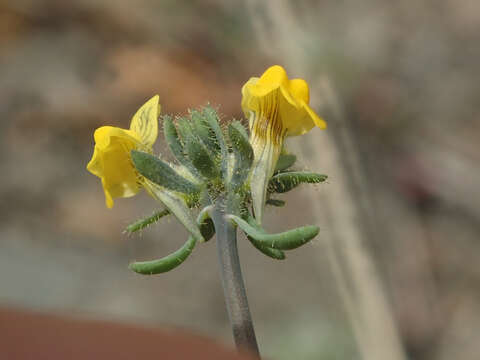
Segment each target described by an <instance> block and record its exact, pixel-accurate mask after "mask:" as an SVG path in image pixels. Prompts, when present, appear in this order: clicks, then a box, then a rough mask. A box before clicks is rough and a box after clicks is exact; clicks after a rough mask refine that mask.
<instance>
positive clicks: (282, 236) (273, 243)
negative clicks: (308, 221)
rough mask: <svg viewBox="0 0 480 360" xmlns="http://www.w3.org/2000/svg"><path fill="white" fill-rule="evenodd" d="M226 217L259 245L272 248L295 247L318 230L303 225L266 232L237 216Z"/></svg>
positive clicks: (302, 243)
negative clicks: (279, 231)
mask: <svg viewBox="0 0 480 360" xmlns="http://www.w3.org/2000/svg"><path fill="white" fill-rule="evenodd" d="M227 217H228V218H230V219H232V220H233V221H234V222H235V223H236V224H237V225H238V227H240V228H241V229H242V230H243V231H244V232H245V233H246V234H247V235H248V236H251V237H252V238H254V239H255V240H256V241H258V242H259V244H260V245H262V246H266V247H270V248H272V249H280V250H291V249H296V248H297V247H299V246H302V245H304V244H306V243H307V242H309V241H310V240H312V239H313V238H314V237H315V236H317V234H318V232H319V231H320V229H319V228H318V226H303V227H299V228H296V229H293V230H288V231H285V232H282V233H278V234H267V233H266V232H265V231H264V230H263V229H261V228H259V227H257V226H252V225H250V224H249V223H247V222H246V221H245V220H243V219H241V218H239V217H238V216H235V215H227Z"/></svg>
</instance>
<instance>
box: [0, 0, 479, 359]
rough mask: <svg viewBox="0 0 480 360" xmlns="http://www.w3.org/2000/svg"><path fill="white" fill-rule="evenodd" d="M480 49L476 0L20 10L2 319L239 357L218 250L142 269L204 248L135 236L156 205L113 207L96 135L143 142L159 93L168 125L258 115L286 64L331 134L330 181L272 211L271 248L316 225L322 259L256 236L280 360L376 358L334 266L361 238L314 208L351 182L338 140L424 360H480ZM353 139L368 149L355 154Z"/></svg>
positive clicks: (256, 279)
mask: <svg viewBox="0 0 480 360" xmlns="http://www.w3.org/2000/svg"><path fill="white" fill-rule="evenodd" d="M479 33H480V4H479V3H478V2H477V1H474V0H455V1H454V0H440V1H430V0H419V1H404V2H398V3H394V2H384V1H380V0H366V1H354V0H348V1H291V2H289V1H279V2H278V3H275V2H270V3H269V5H262V4H261V2H256V1H252V0H250V1H233V0H229V1H219V0H209V1H188V2H177V1H173V0H166V1H158V0H156V1H153V0H137V1H135V2H133V1H118V0H104V1H93V0H75V1H60V0H43V1H34V0H16V1H13V0H12V1H9V0H7V1H2V2H1V3H0V116H1V121H2V123H1V124H2V131H1V132H0V139H1V140H0V150H1V151H0V166H1V176H0V306H1V307H2V308H4V309H7V310H8V309H23V310H34V311H37V312H42V313H43V312H44V313H47V314H57V315H62V316H71V315H75V316H78V317H81V318H88V319H102V320H105V321H110V320H114V321H117V322H125V323H130V324H137V325H140V326H154V327H162V328H176V329H178V328H180V329H185V330H189V331H193V332H194V333H197V334H201V335H203V336H208V337H211V338H214V339H215V340H216V341H220V342H224V343H226V344H228V345H229V346H231V343H232V340H231V333H230V328H229V324H228V319H227V315H226V311H225V308H224V302H223V294H222V289H221V285H220V281H219V275H218V273H217V264H216V250H215V244H214V243H210V242H209V243H207V244H204V245H200V246H198V247H197V248H196V249H195V251H194V253H193V254H192V256H191V257H190V258H189V259H188V260H187V261H186V262H185V263H184V264H183V265H182V266H181V267H179V268H178V269H176V270H174V271H172V272H171V273H168V274H165V275H161V276H156V277H142V276H139V275H136V274H134V273H132V272H130V271H129V270H128V269H127V264H128V262H129V261H131V260H133V259H149V258H156V257H160V256H163V255H165V254H167V253H169V252H171V251H172V250H174V249H176V248H178V247H179V246H180V244H182V243H183V241H184V239H185V238H186V236H187V234H186V232H185V231H184V230H183V229H182V227H181V226H179V225H178V224H177V223H176V221H174V220H173V219H172V220H163V221H161V223H160V224H158V225H156V226H153V227H151V228H149V229H147V230H146V231H144V232H143V233H142V234H141V235H134V236H130V237H128V236H126V235H125V234H123V233H122V232H123V230H124V228H125V226H126V225H127V224H128V223H130V222H132V221H134V220H137V219H138V218H140V217H142V216H146V215H150V214H151V213H152V211H153V210H154V209H156V208H157V206H156V204H155V203H154V202H153V200H152V199H150V198H149V197H148V196H146V195H145V194H142V195H140V196H137V197H135V198H132V199H120V200H118V201H116V203H115V206H114V208H113V209H112V210H108V209H107V208H106V207H105V205H104V197H103V192H102V189H101V186H100V182H99V180H98V179H97V178H95V177H94V176H93V175H91V174H89V173H88V172H87V171H86V170H85V166H86V164H87V162H88V160H89V159H90V157H91V155H92V152H93V131H94V129H95V128H97V127H99V126H102V125H114V126H119V127H124V128H126V127H128V125H129V121H130V118H131V116H132V115H133V113H134V112H135V111H136V109H137V108H138V107H139V106H140V105H141V104H143V103H144V102H145V101H146V100H147V99H149V98H150V97H151V96H152V95H154V94H157V93H158V94H159V95H160V101H161V103H162V112H163V113H172V114H178V113H180V114H182V113H185V112H186V111H187V109H188V108H195V107H198V106H200V105H204V104H206V103H207V102H211V103H212V104H214V105H220V110H221V112H222V114H223V115H224V117H225V118H231V117H235V118H237V119H238V118H242V116H243V115H242V113H241V109H240V99H241V94H240V89H241V86H242V84H243V83H244V82H245V81H246V80H248V78H249V77H250V76H259V75H260V74H261V73H262V72H263V71H264V70H265V69H266V67H267V66H269V65H272V64H275V63H278V64H281V65H284V66H285V67H286V69H287V71H288V73H289V75H290V76H291V77H304V78H306V79H307V80H308V81H309V82H310V84H311V85H312V91H311V99H312V102H313V103H314V104H317V105H318V111H319V113H320V114H321V115H323V116H324V117H325V119H326V120H327V122H328V124H329V129H328V130H327V131H326V132H322V133H321V132H320V130H318V129H314V130H312V132H311V133H309V134H308V135H306V136H305V137H304V138H308V137H310V138H309V139H310V141H311V142H313V144H316V141H317V139H318V144H319V145H318V148H315V147H313V148H310V153H311V154H315V157H316V164H319V165H320V168H318V165H315V166H316V167H315V168H314V169H312V170H316V171H319V172H326V173H327V174H329V175H330V180H329V183H328V184H322V185H321V186H317V187H315V188H307V187H305V188H300V189H298V190H296V191H293V192H291V193H290V194H288V195H287V196H284V197H283V198H284V199H285V200H287V207H286V208H283V209H274V210H269V212H268V213H267V227H268V228H269V229H271V230H272V231H275V230H278V231H279V230H282V229H287V228H289V227H293V226H299V225H302V224H307V223H316V224H318V225H319V226H320V227H321V228H322V232H321V233H320V236H319V237H318V239H317V240H315V241H314V242H313V244H311V245H308V246H305V247H303V248H301V249H299V250H298V251H295V252H292V253H290V254H289V256H288V259H287V260H286V261H284V262H275V261H273V260H270V259H269V258H265V257H264V256H263V255H262V254H260V253H259V252H258V251H256V250H255V249H253V248H252V247H251V246H250V244H249V243H248V242H246V241H244V239H243V238H241V239H240V252H241V258H242V263H243V269H244V275H245V280H246V285H247V290H248V295H249V299H250V306H251V310H252V315H253V318H254V321H255V325H256V330H257V336H258V340H259V344H260V348H261V350H262V353H263V354H265V355H266V356H268V357H269V358H271V359H279V360H281V359H357V358H361V356H362V351H361V350H359V348H361V346H360V347H359V346H358V344H357V341H356V340H355V336H354V331H352V325H351V321H349V318H350V316H349V312H348V311H347V310H345V299H343V301H341V299H342V291H341V289H339V286H338V283H337V281H336V280H335V279H336V277H335V271H334V270H332V267H331V266H330V264H331V262H329V261H328V259H327V256H328V254H327V253H326V252H324V251H322V246H323V245H322V241H323V240H322V236H323V235H324V236H328V235H329V234H330V235H332V232H333V231H334V230H331V227H330V225H329V224H331V222H332V221H335V223H337V224H340V226H342V224H343V225H344V226H345V227H348V226H349V224H350V223H351V222H349V221H346V219H344V218H343V217H342V216H341V212H340V215H336V216H335V218H334V219H333V220H332V219H331V218H330V219H329V218H328V217H327V216H325V217H322V216H318V214H319V213H318V212H317V211H315V210H314V209H318V207H319V206H320V207H321V206H322V205H321V204H322V203H321V196H324V195H328V193H329V192H330V191H333V190H334V189H335V186H336V183H337V184H338V183H339V180H338V181H336V177H335V175H336V174H335V169H334V168H333V169H332V170H330V168H329V167H328V166H327V162H326V160H325V163H323V161H324V160H323V159H326V158H327V157H328V151H327V150H328V149H327V150H325V149H324V148H322V147H321V145H320V142H322V143H324V142H323V139H327V138H328V139H329V141H330V143H332V144H333V145H332V146H333V147H335V146H337V147H338V148H339V149H340V154H341V156H343V157H348V153H349V152H352V151H353V153H354V155H355V156H356V158H357V162H356V163H357V166H358V167H360V168H361V171H362V172H363V174H364V175H366V176H365V177H364V180H365V183H366V184H367V185H368V191H367V188H366V187H363V186H358V187H357V188H355V191H354V192H353V193H355V194H357V195H359V194H360V195H362V194H364V193H365V194H367V195H368V197H369V199H370V201H371V203H372V204H373V208H374V209H375V210H374V211H372V212H371V213H369V216H370V217H371V218H372V219H373V222H372V224H373V225H372V228H375V229H376V230H378V232H377V235H376V236H375V237H372V238H371V239H369V240H368V241H367V242H366V243H365V249H364V250H365V251H366V252H367V253H368V258H369V259H370V260H371V261H372V263H373V264H374V267H375V269H376V271H377V276H378V279H379V282H380V286H381V288H382V289H383V291H384V294H385V295H386V296H385V301H386V302H387V303H388V304H389V306H390V307H389V311H391V315H392V317H393V319H394V320H395V324H396V326H398V331H399V334H400V339H401V343H402V345H403V346H404V348H405V349H406V354H407V357H408V358H410V359H419V360H424V359H426V360H429V359H451V358H452V357H455V358H456V359H458V360H460V359H462V360H463V359H472V360H473V359H478V353H480V342H479V341H478V333H479V332H480V284H479V278H480V265H479V263H478V257H479V253H480V252H479V250H480V243H479V235H480V196H479V194H478V185H479V184H480V168H479V166H478V163H479V161H480V155H479V148H480V145H479V139H480V122H479V121H478V120H479V117H480V106H479V94H480V82H479V81H478V80H479V78H480V76H479V75H480V74H479V66H478V65H479V62H480V46H479V41H478V40H479V38H478V35H479ZM300 59H301V60H300ZM325 83H327V85H328V86H326V88H328V89H329V90H328V91H325ZM322 89H323V90H322ZM332 89H333V90H332ZM326 93H329V94H330V95H331V94H332V93H334V94H335V95H334V96H333V95H332V96H333V98H334V100H335V103H336V104H335V109H337V110H339V111H338V112H337V113H336V115H334V113H335V112H334V111H333V112H332V111H328V106H324V104H323V103H324V102H325V101H327V100H325V98H326V95H325V94H326ZM328 101H331V99H330V100H328ZM322 104H323V105H322ZM322 109H327V110H325V111H324V112H323V111H322ZM332 114H333V115H332ZM339 114H340V115H339ZM338 118H342V119H343V120H342V121H337V119H338ZM345 123H346V124H347V125H348V128H349V129H350V130H349V131H350V133H349V134H350V135H349V136H350V138H349V140H350V141H351V143H352V144H354V145H353V146H354V147H353V148H352V147H350V148H347V149H345V148H343V149H342V147H341V146H339V144H340V145H341V144H342V141H341V135H339V134H341V131H340V130H341V126H343V125H342V124H345ZM335 134H337V135H335ZM159 139H160V140H159V145H158V151H163V148H162V145H161V143H162V138H161V137H160V138H159ZM312 139H315V140H312ZM292 141H293V144H294V145H293V147H295V141H296V142H297V144H298V142H299V141H300V142H301V141H302V140H301V139H300V140H299V139H292ZM352 149H353V150H352ZM358 159H359V161H358ZM300 165H301V166H303V167H311V166H312V165H311V164H310V163H309V162H308V160H304V161H300ZM329 170H330V172H329ZM337 179H338V177H337ZM350 189H352V188H350ZM346 199H347V200H342V201H352V202H356V200H355V199H356V198H355V196H350V197H347V198H346ZM357 200H358V199H357ZM319 204H320V205H319ZM331 213H332V212H330V214H331ZM334 213H335V212H334ZM337 213H338V212H337ZM329 229H330V230H329ZM352 231H353V232H354V231H356V229H352ZM347 280H348V279H347ZM359 286H360V287H362V285H361V284H360V285H359ZM344 295H345V294H344ZM347 304H348V301H347ZM364 320H365V321H366V322H368V317H367V319H364ZM377 335H378V341H379V343H380V342H382V334H377ZM0 336H1V334H0ZM357 340H358V339H357ZM25 346H28V340H26V344H25ZM0 357H1V349H0Z"/></svg>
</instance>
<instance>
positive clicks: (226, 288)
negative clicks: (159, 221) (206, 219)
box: [212, 198, 260, 358]
mask: <svg viewBox="0 0 480 360" xmlns="http://www.w3.org/2000/svg"><path fill="white" fill-rule="evenodd" d="M228 208H229V207H228V206H227V204H226V201H225V198H218V199H217V200H216V203H215V207H214V210H213V211H212V219H213V223H214V225H215V230H216V234H217V250H218V261H219V265H220V275H221V278H222V285H223V294H224V297H225V303H226V306H227V311H228V317H229V318H230V324H231V325H232V330H233V338H234V339H235V344H236V345H237V349H238V350H240V351H245V350H246V351H248V352H249V353H250V354H254V355H256V356H257V357H258V358H260V353H259V351H258V345H257V339H256V337H255V330H254V329H253V323H252V317H251V315H250V310H249V308H248V300H247V294H246V292H245V286H244V284H243V278H242V270H241V268H240V259H239V257H238V249H237V229H236V227H235V226H234V225H233V224H232V223H231V222H230V221H229V220H227V219H225V214H226V212H228Z"/></svg>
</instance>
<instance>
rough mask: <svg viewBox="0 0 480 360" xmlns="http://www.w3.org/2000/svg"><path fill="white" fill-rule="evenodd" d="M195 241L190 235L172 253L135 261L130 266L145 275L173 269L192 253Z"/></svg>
mask: <svg viewBox="0 0 480 360" xmlns="http://www.w3.org/2000/svg"><path fill="white" fill-rule="evenodd" d="M195 243H196V240H195V238H194V237H193V236H191V235H190V236H189V237H188V240H187V242H186V243H185V244H184V245H183V246H182V247H181V248H180V249H178V250H177V251H175V252H173V253H171V254H170V255H167V256H165V257H163V258H161V259H157V260H151V261H137V262H133V263H131V264H130V265H128V268H129V269H130V270H133V271H135V272H136V273H139V274H143V275H154V274H161V273H164V272H167V271H170V270H173V269H175V268H176V267H177V266H179V265H180V264H181V263H183V262H184V261H185V259H186V258H187V257H188V256H189V255H190V254H191V253H192V251H193V248H194V247H195Z"/></svg>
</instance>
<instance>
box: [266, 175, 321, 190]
mask: <svg viewBox="0 0 480 360" xmlns="http://www.w3.org/2000/svg"><path fill="white" fill-rule="evenodd" d="M327 177H328V176H327V175H321V174H316V173H311V172H302V171H292V172H285V173H280V174H276V175H274V176H273V177H272V178H271V179H270V183H269V191H270V192H277V193H284V192H287V191H290V190H292V189H294V188H295V187H297V186H298V185H300V184H301V183H309V184H315V183H320V182H323V181H325V180H326V179H327Z"/></svg>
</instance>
